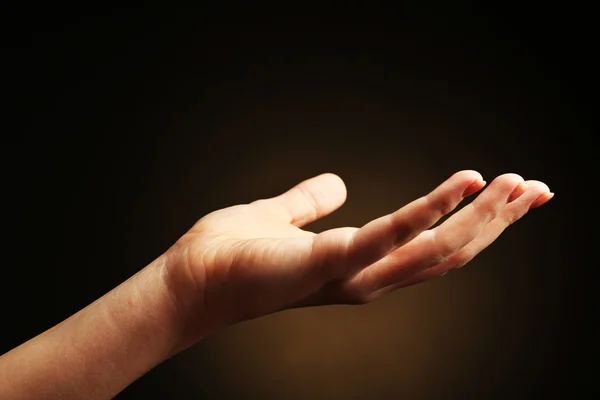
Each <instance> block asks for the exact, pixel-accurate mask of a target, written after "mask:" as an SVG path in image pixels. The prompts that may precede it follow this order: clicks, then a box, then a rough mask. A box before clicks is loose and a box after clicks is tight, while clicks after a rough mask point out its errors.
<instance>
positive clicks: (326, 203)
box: [264, 173, 346, 227]
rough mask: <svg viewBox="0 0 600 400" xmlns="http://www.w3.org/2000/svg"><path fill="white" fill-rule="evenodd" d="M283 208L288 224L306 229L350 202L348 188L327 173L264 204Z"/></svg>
mask: <svg viewBox="0 0 600 400" xmlns="http://www.w3.org/2000/svg"><path fill="white" fill-rule="evenodd" d="M264 201H265V202H266V203H267V205H273V206H276V207H278V208H281V209H282V210H283V211H284V212H283V214H284V216H285V218H286V222H288V223H290V224H293V225H296V226H297V227H302V226H304V225H306V224H308V223H310V222H313V221H315V220H317V219H319V218H322V217H324V216H326V215H328V214H330V213H332V212H333V211H335V210H336V209H338V208H339V207H340V206H341V205H342V204H344V201H346V185H344V181H342V179H341V178H340V177H339V176H337V175H335V174H332V173H324V174H321V175H317V176H315V177H313V178H310V179H307V180H305V181H302V182H300V183H299V184H297V185H296V186H294V187H293V188H291V189H290V190H288V191H287V192H285V193H283V194H281V195H279V196H276V197H272V198H270V199H266V200H264Z"/></svg>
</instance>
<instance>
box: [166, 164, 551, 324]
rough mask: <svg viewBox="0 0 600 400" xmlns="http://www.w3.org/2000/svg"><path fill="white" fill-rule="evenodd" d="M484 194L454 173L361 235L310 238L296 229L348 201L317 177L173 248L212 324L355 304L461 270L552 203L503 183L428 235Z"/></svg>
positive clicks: (512, 179) (531, 187)
mask: <svg viewBox="0 0 600 400" xmlns="http://www.w3.org/2000/svg"><path fill="white" fill-rule="evenodd" d="M484 186H485V182H484V181H483V179H482V177H481V175H480V174H479V173H478V172H476V171H471V170H465V171H460V172H457V173H455V174H454V175H452V176H451V177H450V178H449V179H448V180H446V181H445V182H444V183H442V184H441V185H440V186H438V187H437V188H435V189H434V190H433V191H432V192H431V193H429V194H428V195H426V196H423V197H421V198H419V199H417V200H415V201H413V202H411V203H409V204H408V205H406V206H404V207H402V208H400V209H399V210H397V211H395V212H394V213H392V214H389V215H385V216H383V217H380V218H377V219H375V220H373V221H371V222H369V223H367V224H366V225H364V226H363V227H361V228H349V227H345V228H336V229H331V230H328V231H325V232H322V233H319V234H315V233H313V232H308V231H305V230H302V229H301V227H302V226H304V225H306V224H308V223H310V222H312V221H314V220H316V219H318V218H321V217H323V216H325V215H327V214H329V213H331V212H332V211H334V210H335V209H337V208H338V207H339V206H341V205H342V204H343V203H344V201H345V199H346V188H345V186H344V183H343V182H342V180H341V179H340V178H339V177H338V176H336V175H334V174H329V173H328V174H322V175H319V176H316V177H314V178H311V179H308V180H306V181H304V182H302V183H300V184H298V185H296V186H295V187H293V188H292V189H290V190H289V191H287V192H285V193H283V194H281V195H279V196H277V197H273V198H269V199H263V200H257V201H255V202H253V203H250V204H244V205H237V206H233V207H229V208H225V209H222V210H218V211H215V212H213V213H211V214H208V215H207V216H205V217H204V218H202V219H200V220H199V221H198V222H197V223H196V224H195V225H194V226H193V227H192V228H191V229H190V230H189V231H188V232H187V233H186V234H185V235H184V236H183V237H182V238H181V239H180V240H179V242H178V246H177V248H178V249H179V252H180V254H183V255H185V257H183V259H184V260H185V262H184V263H183V264H185V268H186V269H188V270H189V273H190V276H191V277H192V279H193V280H194V284H196V285H197V287H198V291H197V293H198V299H197V301H198V302H200V303H201V304H202V309H203V311H204V313H205V315H207V316H208V317H209V318H211V319H213V320H214V321H213V322H214V323H218V324H223V325H225V324H230V323H234V322H237V321H241V320H245V319H250V318H254V317H258V316H260V315H264V314H268V313H272V312H275V311H279V310H282V309H286V308H293V307H301V306H312V305H324V304H340V303H347V304H361V303H365V302H369V301H372V300H373V299H375V298H377V297H378V296H380V295H382V294H384V293H387V292H389V291H392V290H394V289H397V288H400V287H404V286H407V285H411V284H415V283H418V282H422V281H425V280H427V279H431V278H434V277H437V276H440V275H443V274H444V273H446V272H447V271H448V270H450V269H453V268H457V267H461V266H463V265H464V264H466V263H467V262H468V261H470V260H471V259H472V258H473V257H474V256H475V255H477V254H478V253H479V252H480V251H482V250H483V249H484V248H486V247H487V246H488V245H489V244H491V243H492V242H493V241H494V240H495V239H496V238H497V237H498V236H499V235H500V234H501V233H502V232H503V231H504V229H506V227H508V226H509V225H510V224H511V223H513V222H514V221H516V220H517V219H519V218H521V217H522V216H523V215H524V214H525V213H527V211H528V210H530V209H531V208H535V207H538V206H540V205H542V204H544V203H545V202H546V201H548V200H549V199H550V198H551V197H552V193H551V192H550V191H549V189H548V187H547V186H546V185H545V184H544V183H542V182H539V181H533V180H529V181H524V180H523V178H522V177H520V176H519V175H516V174H512V173H510V174H504V175H500V176H498V177H497V178H495V179H494V180H493V181H492V182H491V183H490V185H488V187H487V188H486V189H485V190H484V191H483V192H482V193H481V194H480V195H478V196H477V198H476V199H474V200H473V201H472V202H470V203H469V204H468V205H467V206H465V207H463V208H462V209H460V210H459V211H457V212H456V213H454V214H453V215H451V216H450V217H449V218H448V219H447V220H446V221H444V222H443V223H442V224H439V225H438V226H436V227H435V228H433V229H431V227H432V226H433V225H434V224H435V223H436V222H437V221H438V220H439V219H440V218H441V217H443V216H444V215H446V214H448V213H450V212H451V211H453V210H454V209H455V208H456V207H457V206H458V204H459V203H460V202H461V200H463V199H464V198H465V197H467V196H469V195H472V194H474V193H475V192H477V191H478V190H480V189H482V188H483V187H484ZM216 321H218V322H216Z"/></svg>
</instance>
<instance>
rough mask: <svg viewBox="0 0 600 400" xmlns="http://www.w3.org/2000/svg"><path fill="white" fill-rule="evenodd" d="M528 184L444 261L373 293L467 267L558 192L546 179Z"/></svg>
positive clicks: (413, 283)
mask: <svg viewBox="0 0 600 400" xmlns="http://www.w3.org/2000/svg"><path fill="white" fill-rule="evenodd" d="M525 184H526V185H527V190H526V191H525V193H524V194H523V195H522V196H520V197H519V198H518V199H516V200H515V201H513V202H511V203H509V204H507V205H506V206H505V207H504V209H503V210H502V212H501V213H500V214H499V215H498V216H497V217H496V218H494V220H492V221H491V222H490V223H489V224H487V225H486V226H485V228H484V229H483V231H482V232H481V234H480V235H479V236H477V237H476V238H475V239H473V240H472V241H471V242H470V243H469V244H468V245H466V246H465V247H463V248H462V249H461V250H459V251H457V252H456V253H454V254H453V255H452V256H450V257H449V258H447V259H446V260H444V261H443V262H441V263H440V264H438V265H436V266H434V267H431V268H429V269H426V270H425V271H421V272H419V273H416V274H414V275H412V276H410V277H408V278H407V279H404V280H402V281H400V282H397V283H394V284H392V285H389V286H386V287H384V288H382V289H379V290H378V291H376V292H375V293H373V295H374V296H376V297H378V296H381V295H383V294H385V293H388V292H391V291H393V290H396V289H399V288H402V287H406V286H410V285H415V284H417V283H421V282H425V281H428V280H430V279H433V278H437V277H440V276H443V275H445V274H446V273H447V272H448V271H449V270H451V269H456V268H460V267H462V266H464V265H465V264H467V263H468V262H470V261H471V260H472V259H473V258H475V257H476V256H477V255H478V254H479V253H481V252H482V251H483V250H484V249H486V248H487V247H488V246H489V245H491V244H492V243H493V242H494V241H495V240H496V239H497V238H498V237H499V236H500V235H501V234H502V233H503V232H504V231H505V230H506V228H508V227H509V226H510V225H512V224H514V223H515V222H516V221H518V220H519V219H521V218H522V217H523V216H524V215H525V214H527V212H528V211H529V210H531V209H533V208H536V207H540V206H542V205H543V204H545V203H547V202H548V201H549V200H550V199H551V198H552V197H553V196H554V193H552V192H550V191H549V189H548V186H547V185H546V184H544V183H543V182H539V181H533V180H530V181H526V182H525Z"/></svg>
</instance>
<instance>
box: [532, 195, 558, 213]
mask: <svg viewBox="0 0 600 400" xmlns="http://www.w3.org/2000/svg"><path fill="white" fill-rule="evenodd" d="M553 197H554V193H553V192H546V193H544V194H542V195H540V196H538V198H537V199H535V201H534V202H533V203H531V206H530V207H529V209H530V210H531V209H532V208H537V207H540V206H543V205H544V204H546V203H547V202H548V201H550V199H551V198H553Z"/></svg>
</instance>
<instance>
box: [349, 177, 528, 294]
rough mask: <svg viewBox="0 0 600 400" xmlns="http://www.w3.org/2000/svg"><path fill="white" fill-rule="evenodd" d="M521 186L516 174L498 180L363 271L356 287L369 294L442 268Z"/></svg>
mask: <svg viewBox="0 0 600 400" xmlns="http://www.w3.org/2000/svg"><path fill="white" fill-rule="evenodd" d="M522 183H523V178H521V177H520V176H519V175H516V174H504V175H501V176H499V177H497V178H496V179H494V181H493V182H492V183H491V184H490V185H489V187H488V188H487V189H486V190H484V191H483V192H482V193H481V194H480V195H479V196H478V197H477V198H476V199H475V200H473V201H472V202H471V203H470V204H468V205H466V206H465V207H463V208H462V209H461V210H459V211H458V212H457V213H455V214H454V215H452V216H451V217H450V218H448V219H447V220H446V221H445V222H444V223H442V224H441V225H440V226H438V227H436V228H434V229H432V230H427V231H424V232H422V233H421V234H420V235H419V236H417V237H416V238H415V239H413V240H412V241H411V242H409V243H407V244H406V245H404V246H402V247H400V248H399V249H397V250H396V251H394V252H393V253H391V254H389V255H388V256H387V257H385V258H383V259H381V260H380V261H378V262H376V263H374V264H373V265H371V266H369V267H367V268H366V269H364V270H363V271H361V272H360V273H359V274H358V275H357V276H356V277H355V279H356V282H357V283H356V284H357V285H360V286H361V288H360V290H367V291H368V292H369V293H370V292H373V291H375V290H377V289H379V288H382V287H386V286H388V285H391V284H394V283H395V282H398V281H400V280H403V279H405V278H407V277H408V276H411V275H414V274H415V273H417V272H420V271H423V270H425V269H427V268H430V267H432V266H434V265H437V264H439V263H440V262H442V261H443V260H445V259H446V258H447V257H449V256H451V255H452V254H454V253H455V252H457V251H458V250H460V249H461V248H463V247H464V246H466V245H467V244H468V243H469V242H471V241H472V240H473V239H474V238H476V237H477V236H478V235H479V234H480V233H481V232H482V230H483V229H484V227H485V226H486V225H487V224H488V223H489V222H490V221H491V220H493V219H494V218H495V217H496V216H497V215H498V214H499V213H500V212H501V211H502V209H503V208H504V207H505V206H506V204H507V202H508V201H509V198H510V196H511V194H512V193H513V192H514V191H515V190H517V191H519V190H521V189H520V188H519V185H521V184H522Z"/></svg>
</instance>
